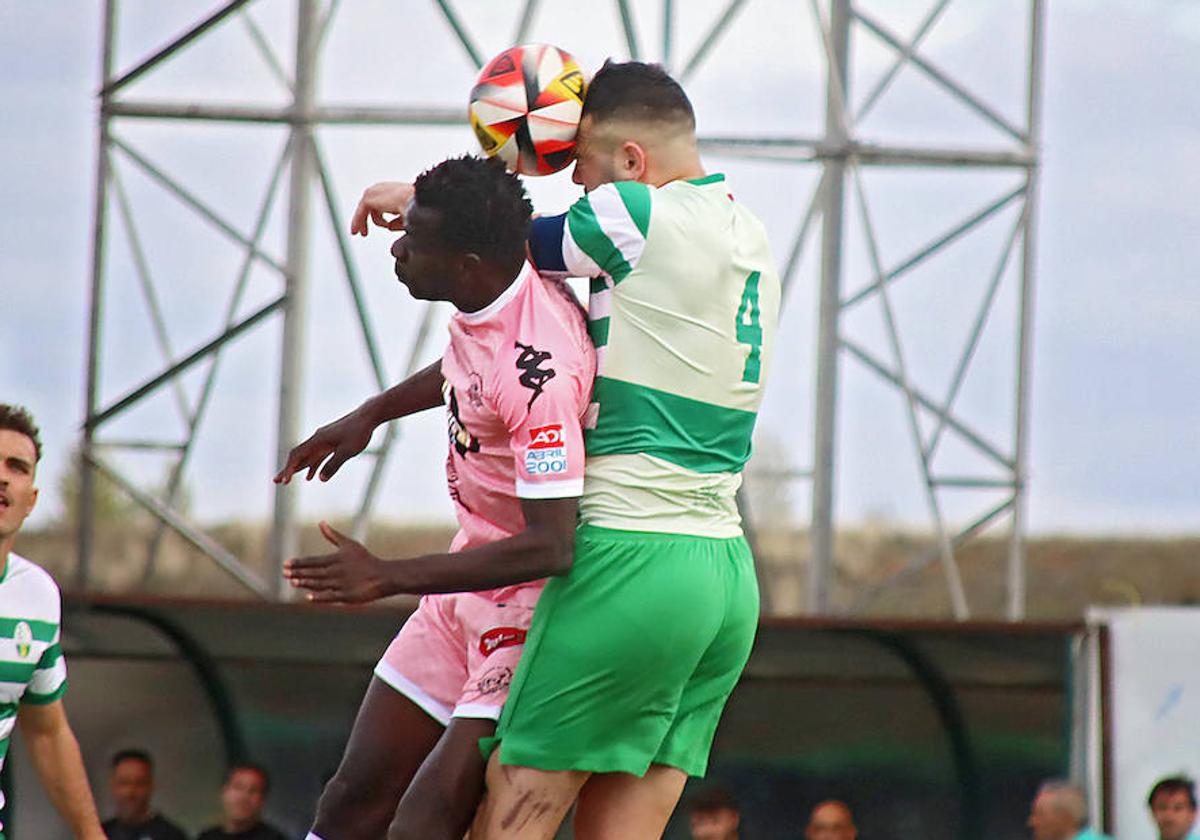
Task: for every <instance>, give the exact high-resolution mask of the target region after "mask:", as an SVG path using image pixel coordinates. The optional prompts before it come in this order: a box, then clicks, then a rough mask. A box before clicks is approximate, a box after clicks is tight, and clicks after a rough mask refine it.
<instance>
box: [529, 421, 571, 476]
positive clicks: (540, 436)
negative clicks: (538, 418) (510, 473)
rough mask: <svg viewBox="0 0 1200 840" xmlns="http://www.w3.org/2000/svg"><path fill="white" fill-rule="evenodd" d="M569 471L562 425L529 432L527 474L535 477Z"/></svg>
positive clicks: (539, 428) (555, 424) (543, 427)
mask: <svg viewBox="0 0 1200 840" xmlns="http://www.w3.org/2000/svg"><path fill="white" fill-rule="evenodd" d="M566 471H567V446H566V441H565V440H564V439H563V431H562V424H561V423H554V424H553V425H550V426H538V427H537V428H536V429H530V430H529V444H528V445H527V446H526V447H525V472H527V473H529V474H530V475H531V476H534V475H543V476H544V475H559V474H561V473H565V472H566Z"/></svg>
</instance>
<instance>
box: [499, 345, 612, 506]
mask: <svg viewBox="0 0 1200 840" xmlns="http://www.w3.org/2000/svg"><path fill="white" fill-rule="evenodd" d="M532 341H533V342H534V343H532V344H523V343H521V342H519V341H518V342H514V343H513V346H512V347H511V348H501V350H500V353H499V354H498V356H497V362H498V364H497V365H496V367H495V372H494V374H493V376H494V383H493V388H492V389H491V393H492V401H493V403H494V405H493V409H494V410H495V412H496V414H497V416H498V417H500V419H501V420H503V422H504V425H505V427H506V428H507V429H508V432H509V446H510V447H511V449H512V455H513V466H514V472H515V474H516V495H517V496H518V497H519V498H522V499H567V498H572V497H575V496H581V495H583V455H584V453H583V430H582V428H581V426H580V423H581V418H582V416H583V412H584V410H585V409H586V407H587V405H586V404H587V400H588V393H589V389H590V383H587V385H585V384H584V383H583V382H582V381H581V379H582V375H581V374H580V372H579V367H580V366H579V365H576V364H573V363H572V360H570V359H569V358H567V356H568V353H569V352H570V350H569V349H568V348H563V347H556V346H554V345H552V344H550V345H545V346H539V345H538V344H537V338H536V337H534V338H533V339H532Z"/></svg>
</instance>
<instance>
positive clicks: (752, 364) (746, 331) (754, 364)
mask: <svg viewBox="0 0 1200 840" xmlns="http://www.w3.org/2000/svg"><path fill="white" fill-rule="evenodd" d="M758 277H759V272H757V271H756V272H754V273H753V274H751V275H750V276H749V277H747V278H746V288H745V289H743V290H742V303H741V305H740V306H738V311H737V324H736V326H737V340H738V344H748V345H750V354H749V355H748V356H746V366H745V367H744V368H743V369H742V381H743V382H754V383H756V384H757V382H758V377H759V372H760V369H761V367H762V340H763V335H762V326H761V325H760V324H759V320H758V319H759V312H760V310H759V307H758Z"/></svg>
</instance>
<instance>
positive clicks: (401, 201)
mask: <svg viewBox="0 0 1200 840" xmlns="http://www.w3.org/2000/svg"><path fill="white" fill-rule="evenodd" d="M413 195H414V190H413V185H412V184H406V183H404V182H402V181H380V182H379V183H378V184H372V185H371V186H369V187H367V188H366V190H364V191H363V194H362V198H360V199H359V200H358V207H356V208H354V215H353V216H351V217H350V233H351V235H353V234H358V235H359V236H366V235H367V230H368V225H367V219H368V218H369V219H370V220H371V221H372V222H374V223H375V224H376V226H378V227H381V228H386V229H387V230H403V229H404V213H405V211H406V210H407V209H408V204H409V202H410V201H412V200H413ZM385 214H390V215H391V216H392V217H393V218H391V219H388V218H386V217H385Z"/></svg>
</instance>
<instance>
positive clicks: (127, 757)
mask: <svg viewBox="0 0 1200 840" xmlns="http://www.w3.org/2000/svg"><path fill="white" fill-rule="evenodd" d="M122 761H140V762H142V764H145V765H146V766H147V767H149V768H150V771H151V772H153V771H154V759H152V758H151V757H150V753H148V752H146V751H145V750H142V749H138V748H136V747H130V748H128V749H124V750H117V752H116V753H114V754H113V757H112V761H110V762H109V766H110V767H112V768H113V769H114V770H115V769H117V765H118V764H120V763H121V762H122Z"/></svg>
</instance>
